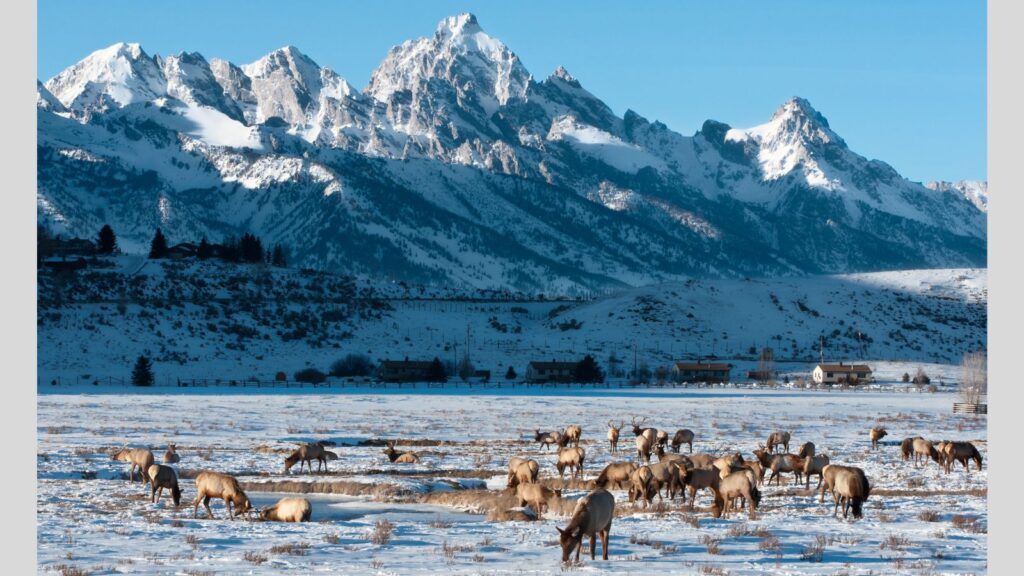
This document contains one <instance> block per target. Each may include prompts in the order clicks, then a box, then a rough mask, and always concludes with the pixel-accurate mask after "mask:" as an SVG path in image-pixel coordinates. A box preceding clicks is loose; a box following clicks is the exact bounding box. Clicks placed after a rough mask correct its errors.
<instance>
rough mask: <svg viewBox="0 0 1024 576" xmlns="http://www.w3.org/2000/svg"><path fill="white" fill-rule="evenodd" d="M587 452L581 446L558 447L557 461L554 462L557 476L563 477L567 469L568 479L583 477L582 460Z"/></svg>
mask: <svg viewBox="0 0 1024 576" xmlns="http://www.w3.org/2000/svg"><path fill="white" fill-rule="evenodd" d="M586 457H587V453H586V452H585V451H584V450H583V448H579V447H574V448H559V449H558V462H556V463H555V468H558V477H559V478H562V479H565V469H566V468H568V469H569V479H572V478H575V477H577V476H579V478H580V479H581V480H582V479H583V461H584V460H585V459H586Z"/></svg>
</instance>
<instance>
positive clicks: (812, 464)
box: [803, 454, 829, 490]
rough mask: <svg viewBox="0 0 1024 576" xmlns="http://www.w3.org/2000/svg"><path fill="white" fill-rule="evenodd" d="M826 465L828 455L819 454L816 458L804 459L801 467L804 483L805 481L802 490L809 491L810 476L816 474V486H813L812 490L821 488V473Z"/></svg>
mask: <svg viewBox="0 0 1024 576" xmlns="http://www.w3.org/2000/svg"><path fill="white" fill-rule="evenodd" d="M828 464H829V459H828V454H821V455H818V456H811V457H809V458H804V467H803V473H804V481H805V485H804V488H807V489H810V487H811V474H817V475H818V485H817V486H815V487H814V489H815V490H817V489H818V488H820V487H821V482H822V471H823V470H824V469H825V466H828Z"/></svg>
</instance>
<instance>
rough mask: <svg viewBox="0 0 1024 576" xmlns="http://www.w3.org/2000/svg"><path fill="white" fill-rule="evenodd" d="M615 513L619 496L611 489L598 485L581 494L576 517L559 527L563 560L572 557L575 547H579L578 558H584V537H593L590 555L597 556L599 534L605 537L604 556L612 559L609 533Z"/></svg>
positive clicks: (602, 552) (602, 550) (603, 542)
mask: <svg viewBox="0 0 1024 576" xmlns="http://www.w3.org/2000/svg"><path fill="white" fill-rule="evenodd" d="M614 516H615V497H614V496H612V495H611V493H609V492H608V491H607V490H604V489H603V488H598V489H597V490H594V491H593V492H591V493H589V494H587V495H586V496H584V497H583V498H580V499H579V501H578V502H576V508H575V509H574V510H573V513H572V518H571V519H570V520H569V525H568V526H566V527H565V529H564V530H563V529H561V528H557V527H556V529H557V530H558V534H559V536H560V543H561V545H562V562H568V561H569V555H570V554H571V553H572V550H573V548H575V549H576V561H577V562H579V560H580V550H581V549H582V548H583V537H584V536H586V537H588V538H590V559H591V560H593V559H594V553H595V551H596V548H597V542H596V538H597V537H598V536H600V537H601V559H602V560H607V559H608V533H609V532H610V531H611V529H612V518H613V517H614Z"/></svg>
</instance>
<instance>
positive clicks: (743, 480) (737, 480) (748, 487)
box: [712, 472, 761, 519]
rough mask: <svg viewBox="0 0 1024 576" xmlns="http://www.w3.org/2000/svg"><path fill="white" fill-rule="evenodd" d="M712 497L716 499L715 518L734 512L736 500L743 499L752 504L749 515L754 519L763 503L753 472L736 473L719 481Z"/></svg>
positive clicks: (748, 511) (748, 509)
mask: <svg viewBox="0 0 1024 576" xmlns="http://www.w3.org/2000/svg"><path fill="white" fill-rule="evenodd" d="M712 495H713V496H714V499H715V504H714V508H715V516H721V515H722V514H728V513H729V512H731V511H733V510H734V509H735V508H736V499H737V498H742V499H743V501H744V502H749V503H750V505H749V506H748V508H747V514H748V515H749V516H750V518H751V519H753V518H754V512H755V511H756V510H757V505H758V504H760V503H761V492H760V491H759V490H758V489H757V484H756V481H755V480H754V478H753V472H751V473H750V474H744V473H739V472H734V473H731V474H729V475H727V476H725V477H724V478H722V479H721V480H720V481H719V483H718V489H717V491H715V490H712Z"/></svg>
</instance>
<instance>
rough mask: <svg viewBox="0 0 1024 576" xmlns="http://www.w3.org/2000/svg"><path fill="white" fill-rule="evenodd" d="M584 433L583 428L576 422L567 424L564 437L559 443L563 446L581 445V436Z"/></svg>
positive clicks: (563, 433)
mask: <svg viewBox="0 0 1024 576" xmlns="http://www.w3.org/2000/svg"><path fill="white" fill-rule="evenodd" d="M582 435H583V429H582V428H580V427H579V426H577V425H576V424H572V425H569V426H566V428H565V431H563V432H562V438H561V440H560V441H559V442H558V445H559V446H560V447H562V448H564V447H566V446H570V445H571V446H579V445H580V436H582Z"/></svg>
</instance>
